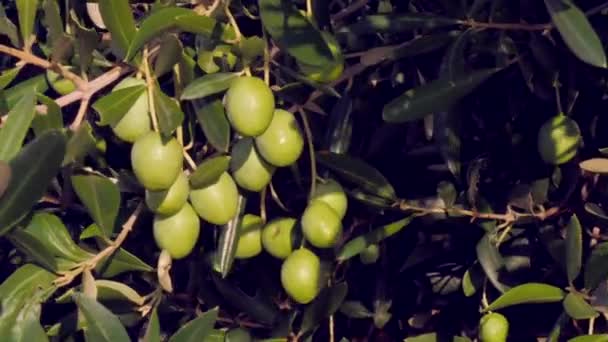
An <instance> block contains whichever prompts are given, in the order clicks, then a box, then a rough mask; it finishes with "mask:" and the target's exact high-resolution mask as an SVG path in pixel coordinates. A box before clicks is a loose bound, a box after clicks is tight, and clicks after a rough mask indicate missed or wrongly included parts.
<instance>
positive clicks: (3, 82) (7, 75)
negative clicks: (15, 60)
mask: <svg viewBox="0 0 608 342" xmlns="http://www.w3.org/2000/svg"><path fill="white" fill-rule="evenodd" d="M21 68H22V67H20V66H18V67H14V68H11V69H6V70H4V71H2V72H1V73H0V90H2V89H4V88H6V86H8V85H9V84H11V82H12V81H13V80H14V79H15V77H17V75H18V74H19V71H21Z"/></svg>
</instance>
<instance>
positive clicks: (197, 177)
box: [190, 156, 231, 189]
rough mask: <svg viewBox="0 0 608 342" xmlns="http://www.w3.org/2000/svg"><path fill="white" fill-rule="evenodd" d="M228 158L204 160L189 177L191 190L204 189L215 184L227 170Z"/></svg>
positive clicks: (220, 157)
mask: <svg viewBox="0 0 608 342" xmlns="http://www.w3.org/2000/svg"><path fill="white" fill-rule="evenodd" d="M230 159H231V158H230V156H216V157H209V158H207V159H205V160H204V161H203V162H202V163H201V164H200V165H199V166H197V168H196V170H194V172H193V173H192V175H191V176H190V185H191V186H192V188H193V189H200V188H204V187H206V186H208V185H211V184H213V183H215V182H216V181H217V180H218V179H219V178H220V176H221V175H222V173H224V172H226V170H228V167H229V165H230Z"/></svg>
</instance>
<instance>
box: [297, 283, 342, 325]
mask: <svg viewBox="0 0 608 342" xmlns="http://www.w3.org/2000/svg"><path fill="white" fill-rule="evenodd" d="M347 293H348V284H347V283H346V282H342V283H339V284H336V285H333V286H331V287H326V288H324V289H322V290H321V292H320V293H319V295H318V296H317V297H316V298H315V299H314V300H313V301H312V303H310V304H309V305H308V306H307V307H306V310H305V311H304V315H303V317H302V325H301V326H300V332H307V331H310V330H312V329H314V328H315V327H316V326H317V325H318V324H319V323H320V322H321V321H323V320H324V319H326V318H327V317H329V316H331V315H333V314H334V313H335V312H336V311H337V310H338V309H339V308H340V305H341V304H342V302H343V301H344V298H346V294H347Z"/></svg>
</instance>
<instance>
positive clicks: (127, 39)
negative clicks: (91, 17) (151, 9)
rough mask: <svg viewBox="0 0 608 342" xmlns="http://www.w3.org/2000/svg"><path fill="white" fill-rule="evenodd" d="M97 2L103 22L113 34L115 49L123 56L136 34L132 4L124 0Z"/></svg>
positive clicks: (100, 0)
mask: <svg viewBox="0 0 608 342" xmlns="http://www.w3.org/2000/svg"><path fill="white" fill-rule="evenodd" d="M97 3H98V4H99V13H101V17H102V19H103V22H104V24H105V26H106V28H107V29H108V31H110V34H112V40H111V44H112V48H113V51H114V53H115V54H116V55H117V56H118V57H119V58H123V57H124V56H125V55H126V54H127V50H129V46H130V45H131V42H132V41H133V37H135V34H136V31H135V19H133V11H132V9H131V5H130V4H129V2H128V1H123V0H99V1H98V2H97Z"/></svg>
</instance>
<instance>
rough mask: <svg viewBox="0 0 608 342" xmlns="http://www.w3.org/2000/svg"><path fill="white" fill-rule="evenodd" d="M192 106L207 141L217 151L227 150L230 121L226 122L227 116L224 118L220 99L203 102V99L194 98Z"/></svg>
mask: <svg viewBox="0 0 608 342" xmlns="http://www.w3.org/2000/svg"><path fill="white" fill-rule="evenodd" d="M192 106H193V108H194V110H195V112H196V118H197V121H198V123H199V125H200V126H201V129H202V130H203V133H205V137H206V138H207V141H209V143H210V144H211V146H213V147H214V148H215V149H217V150H218V151H221V152H228V148H229V146H230V123H229V122H228V118H226V113H225V112H224V105H223V104H222V101H220V100H215V101H211V102H205V101H203V100H195V101H193V102H192Z"/></svg>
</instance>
